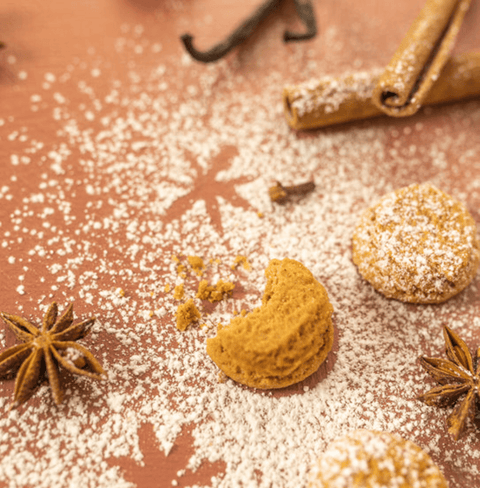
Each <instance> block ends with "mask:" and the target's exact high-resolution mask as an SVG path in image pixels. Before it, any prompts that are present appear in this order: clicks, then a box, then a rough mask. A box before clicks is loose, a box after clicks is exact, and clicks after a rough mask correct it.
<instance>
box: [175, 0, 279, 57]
mask: <svg viewBox="0 0 480 488" xmlns="http://www.w3.org/2000/svg"><path fill="white" fill-rule="evenodd" d="M280 1H281V0H267V1H266V2H265V3H263V4H262V5H260V7H258V9H257V10H256V11H255V12H254V13H253V14H252V15H251V16H250V17H249V18H248V19H247V20H245V21H244V22H242V24H240V25H239V26H238V27H237V28H236V29H235V30H234V31H233V32H232V33H231V34H230V35H229V36H228V37H227V39H225V40H224V41H222V42H220V43H218V44H217V45H216V46H213V47H212V48H211V49H209V50H208V51H203V52H202V51H199V50H197V49H196V48H195V47H194V46H193V37H192V36H191V35H190V34H183V36H182V37H181V38H180V39H181V40H182V41H183V44H184V46H185V49H186V50H187V51H188V53H189V54H190V55H191V56H192V58H194V59H196V60H197V61H201V62H202V63H212V62H214V61H218V60H219V59H221V58H223V56H225V55H227V54H228V53H229V52H230V51H231V50H232V49H233V48H234V47H236V46H238V45H239V44H241V43H242V42H243V41H245V40H246V39H248V38H249V37H250V36H251V35H252V34H253V31H254V30H255V28H256V27H257V26H258V24H260V22H261V21H262V20H264V19H265V18H266V17H267V16H268V14H269V13H270V12H272V11H273V10H274V9H275V8H276V7H277V6H278V5H279V4H280Z"/></svg>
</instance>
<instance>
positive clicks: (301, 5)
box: [283, 0, 317, 42]
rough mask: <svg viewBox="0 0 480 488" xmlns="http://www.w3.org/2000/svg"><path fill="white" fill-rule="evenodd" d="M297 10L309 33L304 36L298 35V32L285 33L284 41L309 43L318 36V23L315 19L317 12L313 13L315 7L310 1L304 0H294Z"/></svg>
mask: <svg viewBox="0 0 480 488" xmlns="http://www.w3.org/2000/svg"><path fill="white" fill-rule="evenodd" d="M294 2H295V8H296V9H297V14H298V16H299V17H300V20H301V21H302V22H303V24H304V25H305V27H306V29H307V31H306V32H304V33H303V34H297V33H296V32H291V31H285V33H284V34H283V40H284V41H285V42H291V41H307V40H308V39H312V38H313V37H315V36H316V35H317V21H316V19H315V12H314V11H313V5H312V2H311V1H310V0H306V1H305V2H302V0H294Z"/></svg>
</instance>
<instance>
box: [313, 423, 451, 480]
mask: <svg viewBox="0 0 480 488" xmlns="http://www.w3.org/2000/svg"><path fill="white" fill-rule="evenodd" d="M374 487H382V488H412V487H416V488H448V484H447V482H446V480H445V478H444V476H443V474H442V473H441V471H440V470H439V468H438V466H437V465H436V464H435V463H434V462H433V461H432V460H431V458H430V456H429V455H428V454H426V453H425V452H424V451H422V449H420V447H418V446H417V445H416V444H414V443H413V442H410V441H406V440H404V439H402V438H401V437H400V436H398V435H395V434H389V433H388V432H372V431H369V430H357V431H354V432H352V433H350V434H348V435H347V436H345V437H343V438H341V439H337V440H335V441H333V442H332V443H331V444H330V445H329V446H328V447H327V450H326V451H325V452H324V453H323V454H322V456H321V457H320V459H319V460H318V463H317V464H316V465H315V466H314V468H313V469H312V471H311V472H310V479H309V485H308V488H374Z"/></svg>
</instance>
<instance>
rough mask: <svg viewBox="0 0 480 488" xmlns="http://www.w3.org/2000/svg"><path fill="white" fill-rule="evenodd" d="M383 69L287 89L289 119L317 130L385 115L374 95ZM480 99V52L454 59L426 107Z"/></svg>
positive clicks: (295, 125)
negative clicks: (373, 97) (376, 102)
mask: <svg viewBox="0 0 480 488" xmlns="http://www.w3.org/2000/svg"><path fill="white" fill-rule="evenodd" d="M381 73H382V71H381V70H373V71H368V72H361V73H353V74H346V75H344V76H340V77H331V76H327V77H324V78H321V79H319V80H311V81H308V82H306V83H302V84H299V85H290V86H287V87H285V88H284V90H283V104H284V112H285V117H286V119H287V122H288V124H289V125H290V127H292V128H293V129H297V130H303V129H316V128H319V127H326V126H328V125H333V124H340V123H342V122H349V121H352V120H358V119H365V118H369V117H376V116H378V115H382V114H383V113H384V112H383V110H381V109H380V108H378V106H376V105H375V104H374V103H373V100H372V96H373V92H374V89H375V87H376V86H377V84H378V81H379V79H380V77H381ZM475 96H480V52H471V53H466V54H462V55H460V56H455V57H452V58H450V59H449V60H448V61H447V63H446V64H445V66H444V68H443V70H442V72H441V75H440V76H439V78H438V80H437V81H436V82H434V83H433V85H432V87H431V89H430V91H429V92H428V94H426V97H425V99H424V101H423V104H424V105H433V104H437V103H445V102H453V101H457V100H462V99H466V98H472V97H475Z"/></svg>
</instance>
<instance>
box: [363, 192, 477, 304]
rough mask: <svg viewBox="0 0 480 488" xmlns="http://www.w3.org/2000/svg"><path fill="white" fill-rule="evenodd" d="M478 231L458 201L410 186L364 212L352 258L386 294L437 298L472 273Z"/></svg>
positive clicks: (423, 299)
mask: <svg viewBox="0 0 480 488" xmlns="http://www.w3.org/2000/svg"><path fill="white" fill-rule="evenodd" d="M476 234H477V231H476V226H475V222H474V221H473V219H472V218H471V216H470V214H469V213H468V211H467V209H466V208H465V207H464V206H463V205H462V204H461V203H459V202H458V201H456V200H454V199H453V198H451V197H450V196H448V195H446V194H445V193H444V192H442V191H440V190H438V189H437V188H435V187H434V186H432V185H430V184H428V183H425V184H423V185H411V186H409V187H407V188H403V189H401V190H397V191H396V192H394V193H391V194H389V195H387V196H385V197H383V198H382V199H381V201H380V202H379V203H378V204H376V205H375V206H374V207H372V208H370V209H368V210H367V211H365V213H364V214H363V215H362V218H361V219H360V222H359V224H358V226H357V228H356V231H355V237H354V261H355V263H356V264H357V265H358V267H359V271H360V273H361V274H362V275H363V276H364V277H365V278H366V279H367V280H368V281H370V282H371V283H372V284H373V285H374V286H375V288H376V289H378V290H379V291H381V292H382V293H384V294H385V295H386V296H388V297H395V298H399V299H401V300H405V301H413V302H421V303H431V302H433V303H435V302H440V301H444V300H446V299H447V298H449V297H451V296H453V295H455V294H456V293H458V292H459V291H461V290H462V289H463V288H464V287H465V286H467V285H468V283H470V281H471V280H472V278H473V276H474V275H475V273H476V270H477V267H478V262H479V260H480V249H479V248H480V246H479V243H478V240H477V235H476Z"/></svg>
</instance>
